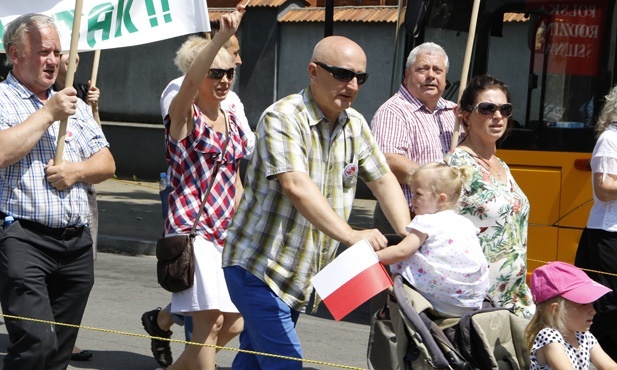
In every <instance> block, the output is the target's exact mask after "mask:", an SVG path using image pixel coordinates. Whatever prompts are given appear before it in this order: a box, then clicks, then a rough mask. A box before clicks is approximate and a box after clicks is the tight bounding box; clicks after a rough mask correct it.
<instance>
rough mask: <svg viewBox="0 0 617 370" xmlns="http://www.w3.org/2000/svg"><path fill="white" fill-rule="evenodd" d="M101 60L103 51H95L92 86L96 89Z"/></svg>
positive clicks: (91, 78)
mask: <svg viewBox="0 0 617 370" xmlns="http://www.w3.org/2000/svg"><path fill="white" fill-rule="evenodd" d="M100 60H101V50H100V49H97V50H95V51H94V60H93V61H92V76H91V77H90V86H92V87H96V79H97V77H98V75H99V61H100Z"/></svg>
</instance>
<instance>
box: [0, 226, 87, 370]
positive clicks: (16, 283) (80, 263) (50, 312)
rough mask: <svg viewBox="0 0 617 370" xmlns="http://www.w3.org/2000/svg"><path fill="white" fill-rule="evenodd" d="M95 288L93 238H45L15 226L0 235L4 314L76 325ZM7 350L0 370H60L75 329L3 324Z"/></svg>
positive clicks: (24, 322)
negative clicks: (7, 340)
mask: <svg viewBox="0 0 617 370" xmlns="http://www.w3.org/2000/svg"><path fill="white" fill-rule="evenodd" d="M93 284H94V272H93V261H92V238H91V235H90V232H89V230H88V229H87V228H84V229H82V230H81V231H80V232H78V233H77V234H76V235H70V236H66V235H64V236H57V235H56V236H55V237H54V236H50V235H46V234H43V233H41V232H40V231H34V230H32V229H30V228H26V227H22V225H20V224H19V222H18V221H16V222H15V223H13V224H11V225H10V226H5V227H4V228H3V230H2V231H0V303H1V304H2V311H3V312H4V314H8V315H13V316H19V317H27V318H35V319H41V320H47V321H52V322H58V323H68V324H73V325H79V324H81V319H82V316H83V313H84V310H85V308H86V302H87V301H88V296H89V294H90V290H91V289H92V286H93ZM5 323H6V328H7V331H8V333H9V341H10V344H9V347H8V349H7V354H6V356H5V357H4V369H5V370H24V369H28V370H39V369H40V370H65V369H66V368H67V367H68V364H69V359H70V356H71V351H72V350H73V345H74V344H75V339H76V337H77V332H78V329H77V328H72V327H67V326H62V325H52V324H43V323H37V322H34V321H28V320H21V319H9V318H6V320H5Z"/></svg>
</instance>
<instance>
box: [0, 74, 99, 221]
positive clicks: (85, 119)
mask: <svg viewBox="0 0 617 370" xmlns="http://www.w3.org/2000/svg"><path fill="white" fill-rule="evenodd" d="M55 93H56V92H54V91H52V89H49V91H48V96H49V97H51V96H52V95H53V94H55ZM43 105H44V104H43V102H42V101H41V100H40V99H39V98H38V97H37V96H36V95H35V94H33V93H32V92H31V91H30V90H28V88H26V87H25V86H24V85H22V84H21V83H20V82H19V81H18V80H17V79H16V78H15V77H14V76H13V75H12V74H9V75H8V76H7V79H6V81H3V82H2V83H0V107H1V108H0V130H6V129H8V128H11V127H14V126H17V125H19V124H21V123H22V122H23V121H24V120H26V119H27V118H28V117H29V116H30V115H32V114H33V113H35V112H36V111H37V110H39V109H40V108H42V107H43ZM59 128H60V122H59V121H58V122H54V123H53V124H52V125H51V126H50V127H49V128H48V129H47V131H46V132H45V133H44V134H43V136H42V137H41V139H40V140H39V141H38V142H37V143H36V144H35V145H34V147H33V148H32V150H31V151H30V153H28V154H27V155H26V156H24V157H23V158H21V159H20V160H19V161H18V162H16V163H14V164H12V165H10V166H8V167H6V168H3V169H0V211H2V212H3V213H5V214H9V215H11V216H13V217H15V218H16V219H23V220H30V221H35V222H38V223H40V224H43V225H46V226H49V227H55V228H59V227H67V226H82V225H84V224H87V223H88V217H89V209H88V194H87V190H88V187H89V185H88V184H86V183H82V182H77V183H75V184H74V185H73V186H71V187H70V188H69V189H67V190H57V189H55V188H54V187H52V186H51V185H50V184H49V182H48V181H47V180H46V179H45V165H46V164H47V162H48V161H49V160H50V159H53V158H54V157H55V155H56V147H57V143H58V130H59ZM106 146H109V143H108V142H107V140H106V139H105V136H104V135H103V131H102V130H101V129H100V127H99V125H98V124H97V123H96V121H95V120H94V118H93V117H92V113H91V112H90V108H89V107H88V105H87V104H86V103H84V102H83V101H82V100H79V99H78V100H77V113H75V115H73V116H70V117H69V119H68V122H67V128H66V136H65V146H64V152H63V156H62V158H63V160H65V161H67V162H80V161H84V160H86V159H88V158H89V157H90V156H92V155H93V154H95V153H96V152H98V151H99V150H101V149H102V148H104V147H106Z"/></svg>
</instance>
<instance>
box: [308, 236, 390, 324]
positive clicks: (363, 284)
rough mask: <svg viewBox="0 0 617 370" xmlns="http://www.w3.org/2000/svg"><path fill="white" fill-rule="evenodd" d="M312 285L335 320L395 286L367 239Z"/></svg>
mask: <svg viewBox="0 0 617 370" xmlns="http://www.w3.org/2000/svg"><path fill="white" fill-rule="evenodd" d="M311 282H312V283H313V287H314V288H315V290H316V291H317V294H319V296H320V297H321V299H322V300H323V302H324V304H325V305H326V307H327V308H328V310H329V311H330V313H331V314H332V316H333V317H334V319H335V320H336V321H339V320H340V319H342V318H343V317H345V316H346V315H347V314H348V313H350V312H351V311H353V310H354V309H356V308H357V307H358V306H360V305H361V304H362V303H364V302H366V301H367V300H369V299H370V298H372V297H373V296H375V295H376V294H377V293H379V292H381V291H383V290H384V289H386V288H388V287H391V286H392V279H390V275H389V274H388V272H387V271H386V269H385V268H384V267H383V265H382V264H381V263H379V258H378V257H377V254H376V253H375V251H374V250H373V247H371V244H370V243H369V242H368V240H366V239H363V240H362V241H360V242H358V243H356V244H354V245H352V246H351V247H349V248H347V250H345V251H344V252H343V253H341V254H340V255H339V256H338V257H336V258H335V259H334V260H333V261H332V262H330V263H329V264H328V265H327V266H326V267H324V268H323V269H322V270H321V271H320V272H319V273H317V275H315V276H314V277H313V279H312V280H311Z"/></svg>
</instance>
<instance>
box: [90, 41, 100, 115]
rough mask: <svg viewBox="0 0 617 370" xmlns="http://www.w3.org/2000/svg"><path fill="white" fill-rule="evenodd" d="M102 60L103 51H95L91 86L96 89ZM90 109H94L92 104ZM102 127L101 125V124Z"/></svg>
mask: <svg viewBox="0 0 617 370" xmlns="http://www.w3.org/2000/svg"><path fill="white" fill-rule="evenodd" d="M100 59H101V49H97V50H95V51H94V59H93V60H92V75H91V77H90V86H89V87H96V79H97V77H98V75H99V61H100ZM90 109H93V108H92V103H90ZM99 125H100V123H99Z"/></svg>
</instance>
